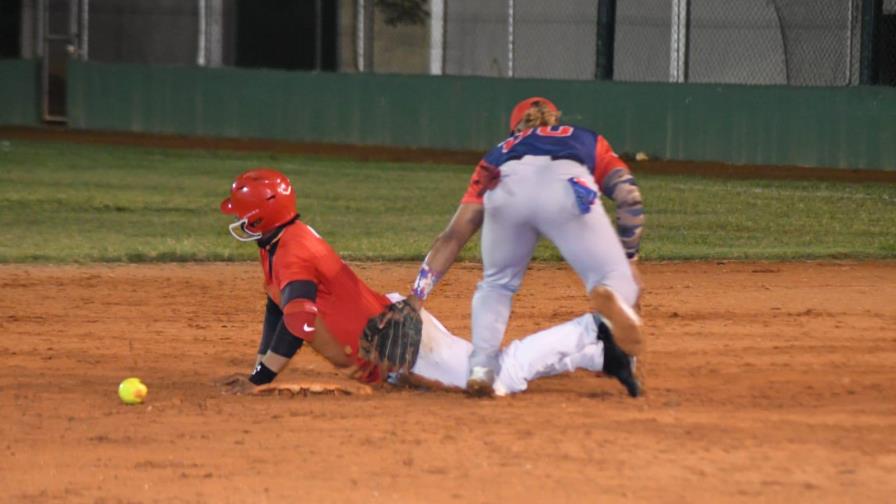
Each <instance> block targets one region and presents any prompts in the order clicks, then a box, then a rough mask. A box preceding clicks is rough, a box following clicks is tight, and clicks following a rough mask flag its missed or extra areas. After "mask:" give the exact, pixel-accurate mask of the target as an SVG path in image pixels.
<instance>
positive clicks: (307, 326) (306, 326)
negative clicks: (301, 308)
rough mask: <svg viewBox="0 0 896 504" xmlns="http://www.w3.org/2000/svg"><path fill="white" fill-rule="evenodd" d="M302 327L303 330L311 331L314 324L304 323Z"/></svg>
mask: <svg viewBox="0 0 896 504" xmlns="http://www.w3.org/2000/svg"><path fill="white" fill-rule="evenodd" d="M302 329H304V330H305V332H311V331H313V330H314V326H310V325H308V324H305V325H304V327H302Z"/></svg>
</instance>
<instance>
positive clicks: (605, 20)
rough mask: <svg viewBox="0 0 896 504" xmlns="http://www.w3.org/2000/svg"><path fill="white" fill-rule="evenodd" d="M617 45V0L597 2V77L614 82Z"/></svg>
mask: <svg viewBox="0 0 896 504" xmlns="http://www.w3.org/2000/svg"><path fill="white" fill-rule="evenodd" d="M615 45H616V0H598V2H597V68H596V69H597V75H596V76H595V77H597V78H598V79H600V80H613V50H614V47H615Z"/></svg>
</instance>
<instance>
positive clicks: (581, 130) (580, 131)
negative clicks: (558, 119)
mask: <svg viewBox="0 0 896 504" xmlns="http://www.w3.org/2000/svg"><path fill="white" fill-rule="evenodd" d="M561 126H567V127H569V128H572V129H573V134H574V135H580V136H583V137H592V138H597V137H598V136H599V134H598V133H597V132H596V131H594V130H593V129H591V128H586V127H584V126H579V125H578V124H562V125H561Z"/></svg>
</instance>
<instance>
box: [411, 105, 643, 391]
mask: <svg viewBox="0 0 896 504" xmlns="http://www.w3.org/2000/svg"><path fill="white" fill-rule="evenodd" d="M558 118H559V112H558V111H557V108H556V107H555V106H554V104H553V103H551V102H550V100H548V99H546V98H541V97H533V98H529V99H526V100H523V101H522V102H520V103H519V104H517V106H516V107H515V108H514V110H513V112H512V114H511V120H510V128H511V136H510V137H508V138H507V139H506V140H504V141H503V142H501V143H500V144H498V145H497V146H495V147H494V148H493V149H492V150H490V151H489V152H488V153H487V154H486V155H485V156H484V157H483V159H482V161H480V162H479V164H478V165H477V167H476V170H475V171H474V173H473V176H472V178H471V180H470V185H469V187H468V189H467V192H466V193H465V194H464V196H463V198H462V199H461V204H460V207H459V208H458V210H457V213H456V214H455V216H454V218H453V219H452V220H451V222H450V223H449V225H448V227H447V228H446V229H445V231H444V232H443V233H442V234H440V235H439V237H438V238H437V240H436V242H435V244H434V245H433V248H432V250H431V251H430V252H429V254H427V257H426V259H425V260H424V262H423V265H422V266H421V268H420V273H419V274H418V277H417V280H416V281H415V282H414V287H413V289H412V295H413V297H416V298H418V299H419V300H420V301H421V302H422V300H424V299H426V297H427V295H428V294H429V292H430V291H431V290H432V288H433V287H434V285H435V283H436V282H437V281H438V280H439V278H440V277H441V276H442V275H444V273H445V272H446V271H447V269H448V267H449V266H450V265H451V263H452V262H453V261H454V259H455V258H456V256H457V253H458V252H459V251H460V250H461V248H462V247H463V246H464V245H465V244H466V242H467V241H468V240H469V238H470V237H471V236H472V235H473V234H474V233H475V232H476V231H477V230H479V228H480V227H481V228H482V238H481V239H482V266H483V278H482V281H481V282H480V283H479V285H478V286H477V289H476V293H475V294H474V296H473V310H472V332H473V352H472V355H471V358H470V369H471V374H470V376H469V380H468V383H467V389H468V390H469V391H470V392H472V393H475V394H477V395H488V394H490V393H491V392H492V387H493V383H494V381H495V378H496V377H497V376H500V374H501V367H502V366H503V363H502V362H501V358H500V346H501V341H502V339H503V338H504V331H505V329H506V327H507V322H508V318H509V316H510V308H511V300H512V296H513V294H514V293H515V292H516V290H517V289H518V288H519V286H520V283H521V282H522V278H523V275H524V273H525V271H526V268H527V266H528V264H529V261H530V259H531V257H532V252H533V250H534V248H535V244H536V242H537V241H538V238H539V236H545V237H546V238H548V239H549V240H551V241H552V242H553V243H554V244H555V245H556V246H557V248H558V249H559V250H560V253H561V254H562V255H563V257H564V259H566V261H567V262H568V263H569V264H570V265H571V266H572V267H573V269H574V270H575V271H576V273H577V274H578V275H579V277H580V278H581V279H582V281H583V283H584V284H585V288H586V291H587V292H588V294H589V296H590V300H591V306H592V309H593V310H594V313H595V314H597V315H599V316H600V319H601V321H602V322H603V323H604V324H605V325H607V331H606V332H607V334H608V335H609V337H610V338H612V339H613V340H614V342H618V345H619V347H620V348H621V349H622V350H624V351H625V352H626V354H627V355H628V356H634V355H637V354H638V353H639V352H640V351H641V346H642V337H641V321H640V319H639V317H638V315H637V314H636V313H635V311H634V309H633V306H634V305H635V304H636V302H637V299H638V296H639V284H638V281H637V279H636V270H634V268H633V264H631V263H630V261H634V260H636V259H637V255H638V249H639V244H640V236H641V229H642V224H643V219H644V216H643V208H642V204H641V195H640V192H639V190H638V187H637V185H636V184H635V181H634V178H633V177H632V175H631V172H630V171H629V169H628V166H626V164H625V162H623V161H622V160H621V159H619V157H618V156H617V155H616V154H615V153H614V152H613V149H612V147H610V144H609V143H608V142H607V141H606V139H605V138H604V137H603V136H601V135H598V134H596V133H594V132H593V131H589V130H587V129H584V128H580V127H578V126H572V125H565V124H560V123H559V120H558ZM601 193H603V194H605V195H607V196H609V197H610V198H612V199H613V200H614V201H615V203H616V216H617V227H616V229H614V227H613V225H612V224H611V222H610V220H609V218H608V216H607V215H606V213H605V212H604V210H603V207H602V206H601V205H600V202H599V198H598V196H599V195H600V194H601ZM412 304H415V305H417V306H419V303H418V302H416V301H413V299H412ZM626 358H627V357H626ZM632 365H633V361H632Z"/></svg>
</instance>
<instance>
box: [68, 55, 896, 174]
mask: <svg viewBox="0 0 896 504" xmlns="http://www.w3.org/2000/svg"><path fill="white" fill-rule="evenodd" d="M69 70H70V75H69V84H68V86H69V89H68V94H69V104H70V105H69V106H70V117H69V125H70V126H71V127H74V128H82V129H96V130H124V131H134V132H149V133H173V134H184V135H207V136H225V137H240V138H273V139H285V140H293V141H300V142H323V143H334V144H355V145H381V146H398V147H418V148H437V149H451V150H484V149H487V148H489V147H490V146H492V145H494V144H495V143H497V142H498V141H500V140H501V139H502V138H503V135H504V134H505V133H506V131H507V129H508V128H507V124H506V117H507V113H508V111H509V110H510V108H511V107H512V106H513V104H514V103H515V102H516V101H517V100H519V99H520V98H523V97H526V96H529V95H534V94H537V95H544V96H549V97H550V98H552V99H553V100H554V101H555V102H556V103H557V104H558V106H559V107H560V108H561V110H562V111H563V112H564V116H565V118H566V120H567V122H570V123H573V124H579V125H582V126H586V127H589V128H592V129H595V130H597V131H599V132H601V133H603V134H604V135H605V136H606V137H607V138H608V139H609V140H610V142H611V143H612V144H613V145H614V146H615V147H616V149H617V150H618V151H620V152H627V153H635V152H641V151H643V152H646V153H648V154H649V155H651V156H652V157H659V158H664V159H677V160H694V161H722V162H730V163H736V164H774V165H800V166H823V167H841V168H873V169H896V89H894V88H886V87H861V86H860V87H852V88H841V87H838V88H792V87H784V86H781V87H777V86H762V87H755V86H732V85H711V84H684V85H682V84H678V85H673V84H665V83H625V84H623V83H614V82H596V81H554V80H526V79H512V80H511V79H493V78H483V77H445V76H443V77H429V76H399V75H371V74H330V73H310V72H284V71H269V70H243V69H233V68H223V69H204V68H195V67H162V66H148V65H136V64H100V63H84V62H75V61H73V62H72V64H71V66H70V67H69Z"/></svg>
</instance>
